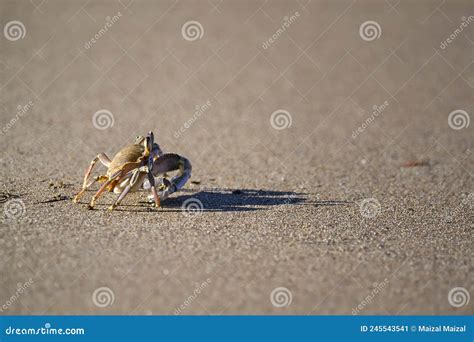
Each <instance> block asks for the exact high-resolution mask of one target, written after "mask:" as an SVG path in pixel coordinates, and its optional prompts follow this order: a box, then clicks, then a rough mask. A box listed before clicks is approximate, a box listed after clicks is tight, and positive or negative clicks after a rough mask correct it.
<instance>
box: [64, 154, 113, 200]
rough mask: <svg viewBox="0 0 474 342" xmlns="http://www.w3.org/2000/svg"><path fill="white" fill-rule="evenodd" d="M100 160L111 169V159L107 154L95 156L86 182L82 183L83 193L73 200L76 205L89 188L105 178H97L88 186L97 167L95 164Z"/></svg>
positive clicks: (85, 176) (85, 178)
mask: <svg viewBox="0 0 474 342" xmlns="http://www.w3.org/2000/svg"><path fill="white" fill-rule="evenodd" d="M98 160H100V162H101V163H102V164H103V165H104V166H106V167H109V165H110V159H109V157H107V155H106V154H105V153H99V154H98V155H96V156H95V158H94V159H92V161H91V163H90V165H89V167H88V168H87V170H86V173H85V175H84V181H83V182H82V188H81V191H79V192H78V194H77V195H76V196H74V200H73V201H74V203H77V202H78V201H79V199H80V198H81V197H82V195H84V192H85V191H86V190H87V188H89V187H90V186H91V185H92V184H94V182H95V181H97V180H99V179H102V178H103V177H102V176H100V177H96V178H95V179H94V181H93V182H91V183H89V184H88V182H89V176H90V175H91V172H92V169H93V168H94V166H95V164H96V163H97V161H98Z"/></svg>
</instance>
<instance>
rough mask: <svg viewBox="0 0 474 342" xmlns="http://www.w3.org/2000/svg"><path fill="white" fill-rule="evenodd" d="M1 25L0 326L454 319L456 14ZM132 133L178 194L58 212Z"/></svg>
mask: <svg viewBox="0 0 474 342" xmlns="http://www.w3.org/2000/svg"><path fill="white" fill-rule="evenodd" d="M389 3H391V4H389ZM0 13H2V15H1V17H2V21H1V23H2V25H3V26H4V25H6V23H7V22H10V21H13V20H17V21H20V22H21V23H22V24H23V26H24V29H25V36H24V37H23V38H21V37H20V39H18V40H8V39H6V36H5V34H4V36H2V37H1V39H0V61H1V63H0V71H1V74H0V81H1V91H0V94H1V95H0V96H1V106H0V109H1V125H2V134H1V137H0V139H1V142H2V150H1V152H0V153H1V155H0V163H1V174H2V183H3V184H2V189H1V191H2V197H1V202H2V204H1V205H2V206H3V208H2V215H3V216H2V220H1V221H2V222H1V225H0V275H1V276H0V307H1V308H2V312H1V314H165V315H167V314H170V315H173V314H192V315H194V314H204V315H205V314H224V315H229V314H302V315H305V314H349V315H350V314H402V315H406V314H450V315H451V314H454V315H457V314H472V313H473V300H471V301H470V302H467V295H468V294H469V293H470V294H473V293H474V292H473V290H474V287H473V285H472V284H473V282H472V280H473V278H472V274H473V264H472V260H473V248H472V241H473V240H472V232H473V226H474V224H473V222H474V221H473V207H474V198H473V193H474V188H473V182H472V180H473V166H474V160H473V156H474V153H473V151H474V139H473V129H474V124H473V123H471V124H470V125H469V126H467V122H466V121H464V122H463V121H461V122H460V123H459V121H457V120H456V121H454V120H451V121H448V117H449V114H450V113H451V112H453V111H458V112H456V113H455V114H453V115H456V116H457V117H458V118H461V119H462V118H464V119H474V118H473V113H474V108H473V107H474V106H473V104H474V101H473V86H474V67H473V58H472V57H473V45H472V42H473V41H474V35H473V28H474V23H471V22H468V21H469V19H468V17H469V15H472V3H471V2H470V1H450V2H443V3H441V4H440V3H439V2H438V1H422V2H416V3H414V2H413V1H401V2H399V3H395V2H383V1H381V2H375V1H360V2H351V1H298V2H297V1H271V2H264V1H258V2H257V1H228V0H225V1H223V2H214V1H210V2H206V1H199V2H198V1H179V2H174V1H157V2H151V1H138V0H137V1H131V2H129V3H126V1H123V2H122V3H121V2H118V1H117V2H115V1H114V2H105V1H103V2H100V1H94V2H92V1H90V2H87V1H73V2H72V1H71V2H68V3H66V2H63V1H47V2H44V3H41V4H37V3H30V2H29V1H2V2H1V3H0ZM296 13H297V14H296ZM463 16H464V17H466V18H465V23H466V27H463V31H462V32H460V33H459V32H458V33H455V30H456V29H458V28H459V27H460V26H462V22H463V21H462V20H463V19H462V17H463ZM285 17H286V19H285ZM189 21H197V22H198V23H199V24H200V26H201V27H200V26H199V25H198V24H196V23H190V24H188V25H194V28H195V29H196V30H197V35H196V36H193V35H192V30H190V31H186V30H182V28H183V26H185V23H188V22H189ZM367 21H374V22H376V24H378V26H379V27H380V29H379V28H378V27H377V25H375V24H373V23H369V25H372V27H373V28H374V29H375V36H370V35H369V33H364V31H363V30H362V31H360V28H361V25H362V24H363V23H365V22H367ZM105 28H106V29H105ZM20 30H22V28H21V27H20ZM183 32H184V35H183ZM186 32H187V33H186ZM360 32H362V35H361V33H360ZM367 32H369V31H367ZM20 33H21V32H20ZM364 34H366V35H364ZM450 36H452V37H454V38H450V41H451V42H448V43H446V39H447V38H449V37H450ZM9 37H10V38H12V39H15V37H12V36H9ZM185 38H186V39H185ZM363 38H365V39H363ZM443 44H444V45H443ZM462 111H464V112H462ZM95 113H98V114H97V115H96V119H97V120H95V121H94V114H95ZM273 113H275V114H273ZM272 114H273V119H274V120H273V121H272ZM98 116H100V119H98V118H97V117H98ZM451 118H452V117H451ZM458 120H459V119H458ZM290 121H291V123H290ZM456 122H457V124H456ZM456 125H457V126H456ZM150 130H152V131H154V133H155V135H156V139H157V141H158V142H159V143H160V146H161V147H162V148H163V149H164V150H165V151H167V152H175V153H179V154H181V155H183V156H186V157H187V158H189V160H190V161H191V162H192V164H193V174H192V179H191V180H192V181H194V183H191V182H190V183H188V184H187V185H186V186H185V188H184V190H183V191H182V192H179V193H176V194H174V195H172V196H171V198H170V199H168V200H166V201H165V202H164V203H163V206H164V207H163V209H154V208H152V207H151V205H150V204H148V203H147V201H146V195H148V193H144V192H142V193H135V194H132V195H130V196H128V197H127V198H126V199H125V200H124V202H123V205H122V206H120V207H119V208H118V209H117V210H115V211H113V212H109V211H107V206H108V205H110V204H111V203H112V202H113V201H114V199H115V197H116V195H115V194H113V193H107V194H106V195H105V196H103V197H102V198H100V199H99V201H98V204H97V206H96V210H92V211H90V210H87V202H88V200H90V198H91V196H92V194H93V192H92V191H89V192H87V193H86V195H85V196H84V198H83V200H82V201H81V203H80V204H74V203H72V201H71V198H72V197H73V196H74V194H75V193H76V192H77V191H78V190H79V189H80V186H81V183H82V177H83V174H84V171H85V169H86V168H87V166H88V165H89V162H90V160H91V159H92V158H93V157H94V156H95V155H96V154H97V153H99V152H105V153H107V154H108V155H109V156H113V155H114V154H115V153H116V152H117V151H118V150H119V149H120V148H121V147H123V146H125V145H127V144H129V143H131V142H132V141H133V140H134V137H135V136H137V135H143V134H146V133H147V132H148V131H150ZM96 172H97V174H99V173H104V172H105V168H104V167H101V168H97V171H96ZM94 189H95V188H94ZM189 199H194V200H195V201H196V200H198V201H200V203H202V211H199V212H197V213H194V214H193V215H189V214H188V213H187V212H186V210H183V205H184V203H189V202H185V201H186V200H189ZM196 203H198V204H199V202H196ZM25 283H27V285H25ZM19 288H21V291H19V290H18V289H19ZM103 288H105V289H103ZM282 288H283V289H282ZM454 288H464V290H463V289H455V290H453V291H452V292H451V294H450V291H451V290H452V289H454ZM456 292H457V293H458V294H460V297H459V296H454V295H453V293H456ZM272 294H273V295H272ZM463 296H464V297H463ZM456 298H458V299H457V300H458V302H456ZM459 302H460V304H461V305H459ZM452 304H454V305H452ZM1 305H4V306H3V307H2V306H1ZM457 306H459V307H457Z"/></svg>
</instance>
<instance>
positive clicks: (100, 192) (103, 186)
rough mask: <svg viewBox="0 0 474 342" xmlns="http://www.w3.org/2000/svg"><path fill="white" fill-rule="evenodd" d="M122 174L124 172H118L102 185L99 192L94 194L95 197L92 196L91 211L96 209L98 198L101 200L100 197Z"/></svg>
mask: <svg viewBox="0 0 474 342" xmlns="http://www.w3.org/2000/svg"><path fill="white" fill-rule="evenodd" d="M121 174H122V170H120V171H117V172H116V173H115V174H113V175H112V176H111V177H110V178H109V179H108V180H107V181H106V182H105V183H104V184H102V186H101V187H100V188H99V190H98V191H97V192H96V193H95V194H94V196H92V199H91V202H90V203H89V209H92V208H94V205H95V201H96V200H97V198H99V197H100V195H101V194H102V193H103V192H104V191H105V189H107V187H108V186H109V185H111V184H112V182H114V181H116V180H117V178H119V177H120V175H121Z"/></svg>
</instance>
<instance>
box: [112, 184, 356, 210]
mask: <svg viewBox="0 0 474 342" xmlns="http://www.w3.org/2000/svg"><path fill="white" fill-rule="evenodd" d="M176 195H177V196H173V197H170V198H168V199H167V200H166V201H164V202H163V209H162V210H163V211H171V212H173V211H185V210H199V211H203V212H242V211H258V210H266V209H269V208H270V207H275V206H282V205H312V206H316V207H320V206H336V205H346V204H350V203H351V202H348V201H338V200H334V201H332V200H331V201H311V200H310V194H307V193H302V192H293V191H275V190H261V189H260V190H256V189H206V190H201V191H198V192H194V191H191V190H184V191H180V192H179V193H178V194H176ZM149 205H150V204H149V203H147V202H140V203H139V204H138V205H137V204H135V205H126V204H125V205H121V206H120V207H119V208H117V210H121V211H140V210H141V209H139V208H137V206H139V207H142V208H143V207H148V208H149Z"/></svg>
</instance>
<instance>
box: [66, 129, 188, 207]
mask: <svg viewBox="0 0 474 342" xmlns="http://www.w3.org/2000/svg"><path fill="white" fill-rule="evenodd" d="M98 161H100V162H101V163H102V164H103V165H104V166H106V167H107V173H106V174H105V175H100V176H96V177H94V178H93V179H92V181H91V180H90V175H91V173H92V170H93V169H94V166H95V164H96V163H97V162H98ZM176 170H178V174H177V175H176V176H174V177H173V178H171V180H168V179H167V178H166V177H167V174H166V173H167V172H172V171H176ZM191 170H192V167H191V163H190V162H189V160H188V159H186V158H184V157H182V156H180V155H178V154H175V153H163V151H162V150H161V148H160V146H159V145H158V144H157V143H155V142H154V135H153V132H149V133H148V135H147V136H146V137H142V136H138V137H137V138H136V139H135V142H134V144H131V145H127V146H125V147H124V148H122V149H121V150H120V151H119V152H118V153H117V154H116V155H115V156H114V157H113V158H112V160H111V159H110V158H109V157H108V156H107V155H106V154H105V153H99V154H98V155H97V156H95V158H94V159H92V161H91V163H90V165H89V167H88V168H87V170H86V173H85V175H84V181H83V183H82V188H81V190H80V191H79V193H78V194H77V195H76V196H75V197H74V199H73V201H74V202H75V203H77V202H79V200H80V199H81V197H82V196H83V195H84V193H85V191H86V190H87V189H88V188H89V187H90V186H92V185H93V184H94V183H95V182H99V183H103V184H102V185H101V186H100V188H99V190H98V191H97V192H96V193H95V194H94V195H93V196H92V199H91V201H90V203H89V206H88V207H89V209H93V208H94V205H95V201H96V200H97V199H98V198H99V197H100V196H101V195H102V193H103V192H104V191H106V190H108V191H111V192H112V191H113V192H114V193H116V194H118V195H119V196H118V197H117V199H116V200H115V202H114V203H113V204H112V205H111V206H110V207H109V209H110V210H113V209H115V208H116V207H117V206H118V205H119V204H120V202H121V201H122V200H123V199H124V198H125V196H127V194H128V193H129V192H135V191H139V190H150V191H151V195H150V196H149V199H151V200H152V201H154V204H155V206H156V207H161V201H162V200H165V199H166V198H168V196H169V195H171V194H172V193H174V192H176V191H178V190H180V189H182V188H183V186H184V185H185V184H186V182H187V181H188V179H189V178H190V177H191ZM160 176H161V178H160V179H161V184H160V185H159V187H158V190H157V187H156V181H155V178H157V177H160Z"/></svg>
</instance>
